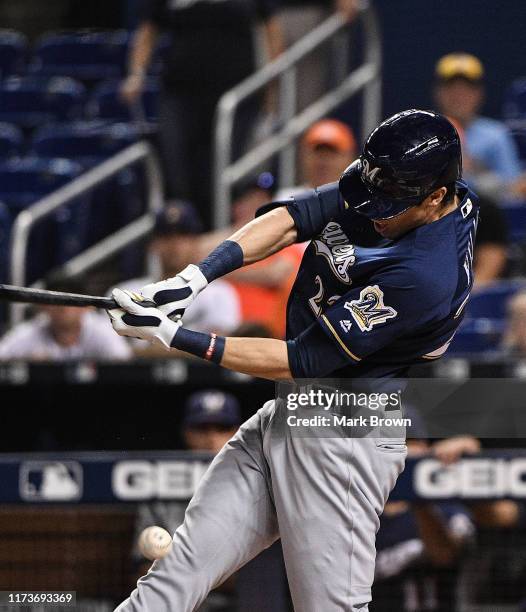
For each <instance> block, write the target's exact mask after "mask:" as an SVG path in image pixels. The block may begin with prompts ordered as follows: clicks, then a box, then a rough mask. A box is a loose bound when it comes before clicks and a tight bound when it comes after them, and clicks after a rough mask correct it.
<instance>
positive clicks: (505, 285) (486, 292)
mask: <svg viewBox="0 0 526 612" xmlns="http://www.w3.org/2000/svg"><path fill="white" fill-rule="evenodd" d="M522 289H526V281H523V280H509V281H505V280H503V281H495V282H494V283H492V284H491V285H490V286H488V287H484V288H483V289H480V290H479V291H474V292H473V293H472V295H471V299H470V300H469V302H468V305H467V312H466V316H468V318H470V319H476V318H479V317H482V318H486V319H504V318H505V317H506V308H507V303H508V300H509V299H510V298H511V296H512V295H513V294H514V293H516V292H517V291H520V290H522Z"/></svg>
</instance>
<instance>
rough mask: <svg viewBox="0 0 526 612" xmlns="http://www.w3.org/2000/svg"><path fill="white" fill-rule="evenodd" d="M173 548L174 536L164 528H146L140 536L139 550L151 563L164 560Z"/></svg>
mask: <svg viewBox="0 0 526 612" xmlns="http://www.w3.org/2000/svg"><path fill="white" fill-rule="evenodd" d="M171 548H172V536H171V535H170V534H169V533H168V532H167V531H166V529H163V528H162V527H155V526H154V527H146V529H145V530H144V531H143V532H142V533H141V535H140V536H139V550H140V551H141V554H142V555H144V556H145V557H146V558H147V559H150V561H155V560H156V559H162V558H163V557H165V556H166V555H167V554H168V553H169V552H170V549H171Z"/></svg>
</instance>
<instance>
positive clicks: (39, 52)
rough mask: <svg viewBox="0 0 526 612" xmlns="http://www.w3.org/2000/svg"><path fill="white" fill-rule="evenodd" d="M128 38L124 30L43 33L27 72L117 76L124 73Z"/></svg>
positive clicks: (92, 78) (84, 78)
mask: <svg viewBox="0 0 526 612" xmlns="http://www.w3.org/2000/svg"><path fill="white" fill-rule="evenodd" d="M129 37H130V35H129V33H128V32H127V31H126V30H114V31H109V32H91V31H78V32H56V33H50V34H45V35H44V36H43V37H42V38H41V39H40V40H39V42H38V43H37V45H36V48H35V51H34V56H33V58H32V60H31V62H30V64H29V71H30V72H32V73H37V74H40V75H46V76H54V75H63V76H70V77H73V78H76V79H80V80H81V81H97V80H102V79H111V78H119V77H121V76H123V75H124V74H125V69H126V56H127V46H128V40H129Z"/></svg>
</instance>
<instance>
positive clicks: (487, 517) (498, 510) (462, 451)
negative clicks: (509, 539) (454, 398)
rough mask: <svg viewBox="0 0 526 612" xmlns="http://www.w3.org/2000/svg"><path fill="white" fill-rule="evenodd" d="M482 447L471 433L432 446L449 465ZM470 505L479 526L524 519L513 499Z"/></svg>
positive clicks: (506, 525)
mask: <svg viewBox="0 0 526 612" xmlns="http://www.w3.org/2000/svg"><path fill="white" fill-rule="evenodd" d="M524 295H525V296H526V294H524ZM486 442H487V441H486ZM481 449H482V444H481V441H480V440H479V439H477V438H475V437H474V436H469V435H465V436H453V437H451V438H445V439H444V440H439V441H437V442H434V443H433V445H432V446H431V452H432V454H433V455H434V456H435V457H437V459H439V460H440V461H441V462H442V463H443V464H444V465H447V466H449V465H453V464H454V463H456V462H457V461H459V460H460V459H462V457H464V456H467V455H468V456H469V455H477V454H478V453H480V451H481ZM469 507H470V509H471V512H472V515H473V520H474V521H475V522H476V524H477V526H479V527H486V528H495V529H509V528H513V527H517V526H518V524H519V522H523V520H524V517H523V514H524V513H523V511H522V510H521V505H520V504H518V503H517V502H515V501H513V500H511V499H499V500H493V501H481V502H476V503H471V504H470V505H469Z"/></svg>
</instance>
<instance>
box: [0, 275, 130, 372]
mask: <svg viewBox="0 0 526 612" xmlns="http://www.w3.org/2000/svg"><path fill="white" fill-rule="evenodd" d="M48 289H51V290H55V291H67V292H71V293H83V290H82V287H81V286H78V285H77V283H74V282H72V281H70V282H60V283H58V282H57V283H54V284H48ZM114 336H115V334H114V333H112V329H111V325H109V324H108V322H107V321H106V317H105V316H101V315H100V314H99V313H96V312H94V311H93V310H92V309H91V308H79V307H73V306H40V307H39V314H37V316H35V317H33V318H32V319H29V320H28V321H25V322H23V323H20V324H18V325H16V326H15V327H14V328H13V329H11V330H10V331H8V332H7V333H6V334H5V336H4V337H3V338H2V339H1V340H0V360H2V361H8V360H9V361H11V360H13V359H20V360H27V361H77V360H97V361H111V360H125V359H129V358H130V357H131V350H130V348H129V346H128V344H127V343H126V342H121V340H124V339H123V338H119V341H118V342H117V341H116V339H115V337H114Z"/></svg>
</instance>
